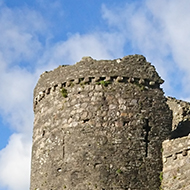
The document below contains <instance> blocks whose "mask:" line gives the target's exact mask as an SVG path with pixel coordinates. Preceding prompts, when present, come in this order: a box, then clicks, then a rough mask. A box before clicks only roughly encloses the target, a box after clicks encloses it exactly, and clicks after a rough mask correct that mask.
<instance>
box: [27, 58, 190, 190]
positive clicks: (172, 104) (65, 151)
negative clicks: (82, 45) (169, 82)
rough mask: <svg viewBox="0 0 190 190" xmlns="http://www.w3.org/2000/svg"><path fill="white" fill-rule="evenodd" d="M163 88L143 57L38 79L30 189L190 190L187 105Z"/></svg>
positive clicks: (88, 64) (87, 61) (89, 62)
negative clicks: (168, 95)
mask: <svg viewBox="0 0 190 190" xmlns="http://www.w3.org/2000/svg"><path fill="white" fill-rule="evenodd" d="M163 82H164V81H163V80H162V79H161V78H160V77H159V75H158V74H157V72H156V71H155V68H154V66H152V65H151V64H150V63H149V62H147V61H146V58H145V57H144V56H141V55H130V56H125V57H123V58H121V59H120V58H119V59H115V60H94V59H92V58H91V57H83V58H82V60H81V61H80V62H78V63H76V64H75V65H70V66H66V67H65V66H60V67H58V68H57V69H54V70H53V71H50V72H45V73H43V74H42V75H41V77H40V79H39V81H38V83H37V85H36V87H35V89H34V113H35V118H34V129H33V148H32V168H31V187H30V189H31V190H37V189H39V190H46V189H51V190H57V189H68V190H126V189H128V190H129V189H130V190H137V189H138V190H158V189H160V188H162V189H163V190H187V189H188V187H190V184H189V183H188V181H189V177H188V176H190V164H189V163H190V136H188V134H189V133H190V104H189V103H187V102H183V101H179V100H176V99H174V98H171V97H167V98H166V97H164V93H163V91H162V89H161V88H160V84H162V83H163ZM172 114H173V115H172ZM172 122H173V131H172ZM170 134H171V135H170ZM166 139H167V140H166ZM162 174H163V177H162ZM159 176H160V177H159ZM162 178H163V179H162ZM161 182H162V183H161Z"/></svg>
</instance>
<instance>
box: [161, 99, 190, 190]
mask: <svg viewBox="0 0 190 190" xmlns="http://www.w3.org/2000/svg"><path fill="white" fill-rule="evenodd" d="M167 104H168V105H169V107H170V109H171V110H172V112H173V122H172V123H173V125H172V129H173V131H172V132H171V135H170V140H166V141H164V142H163V181H162V188H163V189H164V190H189V189H190V182H189V181H190V180H189V179H190V177H189V176H190V136H189V133H190V103H189V102H185V101H182V100H177V99H175V98H171V97H167Z"/></svg>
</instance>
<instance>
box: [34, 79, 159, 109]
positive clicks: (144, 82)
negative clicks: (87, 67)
mask: <svg viewBox="0 0 190 190" xmlns="http://www.w3.org/2000/svg"><path fill="white" fill-rule="evenodd" d="M112 82H124V83H135V84H136V85H139V87H140V88H141V89H142V90H146V89H148V88H158V87H159V83H155V82H154V81H149V80H148V79H141V78H128V77H122V76H105V77H103V76H102V77H85V78H84V77H83V78H78V79H70V80H69V81H67V82H61V83H59V84H54V85H53V86H52V87H48V88H47V89H45V90H44V91H40V92H39V94H38V95H37V97H36V98H34V101H35V103H34V107H35V106H36V105H37V104H38V102H40V101H41V100H42V99H43V98H44V97H45V96H46V95H49V94H50V93H51V92H55V91H56V90H57V89H59V90H61V89H62V88H65V87H73V85H75V84H80V85H81V86H82V85H86V84H89V83H92V84H96V85H103V86H105V85H108V84H110V83H112ZM97 89H98V87H97ZM79 91H80V90H79Z"/></svg>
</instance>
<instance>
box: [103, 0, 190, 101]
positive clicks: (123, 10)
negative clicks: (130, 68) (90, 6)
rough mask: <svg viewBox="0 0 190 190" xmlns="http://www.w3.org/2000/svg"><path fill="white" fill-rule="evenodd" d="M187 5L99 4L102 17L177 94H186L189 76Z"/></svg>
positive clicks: (148, 1)
mask: <svg viewBox="0 0 190 190" xmlns="http://www.w3.org/2000/svg"><path fill="white" fill-rule="evenodd" d="M189 6H190V2H189V1H188V0H182V1H177V0H174V1H168V0H156V1H151V0H146V1H144V4H143V3H138V2H136V3H131V4H129V3H126V5H125V6H123V7H116V8H112V9H109V8H107V7H106V6H105V5H104V6H103V7H102V11H103V18H104V19H105V20H107V21H108V23H109V25H110V27H112V28H117V30H118V31H119V32H120V33H122V34H123V36H124V40H125V41H126V42H131V44H132V46H133V48H134V49H136V50H137V51H138V52H139V53H141V54H143V55H145V56H146V57H147V58H148V60H150V61H151V62H152V63H153V64H154V65H155V66H156V68H157V70H158V72H159V73H160V74H161V76H162V77H163V78H164V79H166V83H165V85H164V88H165V90H166V91H167V93H170V94H173V95H176V96H178V97H187V96H189V97H190V92H189V90H187V88H188V86H189V85H187V82H186V81H187V80H189V79H190V77H189V76H190V64H188V63H189V62H190V58H189V55H188V54H189V53H188V50H189V49H190V38H189V36H190V26H189V24H188V23H189V22H190V12H189V10H188V7H189ZM174 75H175V76H174ZM183 78H185V79H184V80H183ZM180 81H182V82H181V84H180ZM178 85H183V86H182V89H177V86H178ZM176 89H177V90H176Z"/></svg>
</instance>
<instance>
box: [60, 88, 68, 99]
mask: <svg viewBox="0 0 190 190" xmlns="http://www.w3.org/2000/svg"><path fill="white" fill-rule="evenodd" d="M61 94H62V96H63V97H64V98H67V96H68V92H67V89H65V88H62V89H61Z"/></svg>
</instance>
